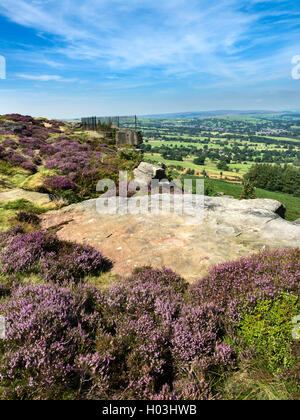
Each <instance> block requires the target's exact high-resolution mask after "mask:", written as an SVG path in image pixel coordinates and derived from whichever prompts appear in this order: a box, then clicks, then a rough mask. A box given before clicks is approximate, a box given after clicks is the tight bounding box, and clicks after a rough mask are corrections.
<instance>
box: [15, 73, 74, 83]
mask: <svg viewBox="0 0 300 420" xmlns="http://www.w3.org/2000/svg"><path fill="white" fill-rule="evenodd" d="M16 77H17V78H18V79H25V80H33V81H36V82H67V83H70V82H75V81H76V79H66V78H64V77H61V76H57V75H49V74H41V75H35V74H22V73H21V74H16Z"/></svg>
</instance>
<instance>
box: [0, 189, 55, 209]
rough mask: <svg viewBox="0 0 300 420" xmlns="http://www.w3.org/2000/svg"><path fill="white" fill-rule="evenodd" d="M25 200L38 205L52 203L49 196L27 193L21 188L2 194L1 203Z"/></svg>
mask: <svg viewBox="0 0 300 420" xmlns="http://www.w3.org/2000/svg"><path fill="white" fill-rule="evenodd" d="M20 199H24V200H27V201H30V202H31V203H34V204H37V205H41V206H42V205H45V204H50V203H51V198H50V196H49V194H41V193H38V192H34V191H25V190H23V189H21V188H14V189H12V190H9V191H4V192H0V201H15V200H20Z"/></svg>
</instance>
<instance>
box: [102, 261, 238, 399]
mask: <svg viewBox="0 0 300 420" xmlns="http://www.w3.org/2000/svg"><path fill="white" fill-rule="evenodd" d="M187 288H188V285H187V283H185V282H184V280H183V279H181V278H180V277H179V276H178V275H176V274H175V273H174V272H172V271H171V270H167V269H162V270H158V269H156V270H154V269H149V268H145V269H142V270H141V271H140V272H139V273H136V274H134V275H133V276H132V277H130V278H128V279H127V280H126V281H125V282H124V283H122V284H121V285H118V286H114V287H112V288H111V289H110V291H109V293H108V295H107V296H106V302H105V305H104V312H103V315H104V318H105V320H106V325H107V329H109V330H110V331H112V334H111V337H110V341H109V343H110V344H109V347H108V348H107V346H105V345H104V344H103V337H100V338H98V340H99V344H100V348H104V349H105V351H107V350H108V349H109V348H112V349H113V350H114V352H113V356H114V362H113V366H114V367H115V368H116V366H117V369H116V370H117V372H118V376H117V375H116V373H113V371H112V372H111V375H112V376H111V378H110V381H111V382H110V383H111V385H110V386H111V389H110V392H112V395H114V394H116V395H119V393H120V389H122V392H121V395H122V398H137V399H143V398H145V399H159V398H160V397H161V396H162V393H163V395H164V398H165V399H167V398H172V399H175V398H176V399H180V398H183V397H185V398H187V399H188V398H204V396H207V395H208V394H209V392H210V390H209V383H208V382H209V381H208V379H209V374H208V372H209V369H210V370H211V371H213V368H214V366H216V365H217V366H218V368H217V369H218V370H220V369H221V370H222V369H225V368H226V367H227V366H228V365H229V364H230V363H231V358H232V350H231V349H230V347H229V346H227V345H226V344H225V343H223V341H222V340H223V334H222V331H221V330H220V328H219V323H218V316H217V313H216V311H215V310H214V308H213V307H210V308H193V307H192V306H186V304H185V293H186V291H187ZM104 343H107V335H106V336H104ZM195 366H197V369H198V370H199V374H198V375H194V381H193V383H192V385H193V386H190V387H189V388H187V387H185V386H183V383H185V384H186V383H189V382H191V380H192V379H191V376H190V377H189V374H188V372H195V370H196V368H195Z"/></svg>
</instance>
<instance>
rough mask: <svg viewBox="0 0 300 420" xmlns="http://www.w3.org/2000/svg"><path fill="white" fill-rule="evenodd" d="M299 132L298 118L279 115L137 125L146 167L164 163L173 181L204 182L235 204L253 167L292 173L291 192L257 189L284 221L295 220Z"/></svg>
mask: <svg viewBox="0 0 300 420" xmlns="http://www.w3.org/2000/svg"><path fill="white" fill-rule="evenodd" d="M299 127H300V116H299V115H297V114H295V115H293V114H284V113H283V114H258V113H256V114H254V115H251V114H249V115H230V116H218V117H217V116H214V117H198V116H196V115H195V116H189V117H184V116H183V117H180V118H175V117H174V118H172V117H169V118H166V116H161V117H155V118H154V117H147V118H146V117H144V118H140V119H139V129H140V130H141V131H142V133H143V137H144V144H143V146H142V147H143V151H144V159H145V160H146V161H148V162H151V163H152V162H153V163H158V162H161V163H164V164H165V165H166V166H167V167H168V169H169V171H171V173H172V176H175V177H176V176H177V177H185V176H200V177H205V178H206V180H210V182H211V183H212V184H213V187H214V188H215V190H216V192H219V193H220V192H222V193H225V194H228V195H232V196H234V197H236V198H238V197H239V196H240V195H241V191H242V188H243V187H242V184H243V183H244V181H245V176H247V174H248V173H249V171H250V169H251V168H252V167H253V166H254V165H260V164H268V165H272V166H276V167H281V168H282V170H284V168H289V169H290V170H293V171H294V172H293V177H294V181H293V182H294V184H293V188H294V189H293V188H291V187H290V188H286V189H285V188H281V189H280V188H278V189H277V186H276V185H274V186H272V185H271V186H270V185H268V186H266V188H265V187H264V188H256V196H257V197H258V198H271V199H276V200H278V201H281V202H282V203H284V204H285V205H286V207H287V209H288V210H287V218H288V220H295V219H297V218H299V217H300V175H299V171H300V169H299V168H300V128H299ZM207 182H208V181H207ZM284 182H285V181H284ZM286 182H290V181H286ZM260 187H261V185H260ZM294 190H295V191H294Z"/></svg>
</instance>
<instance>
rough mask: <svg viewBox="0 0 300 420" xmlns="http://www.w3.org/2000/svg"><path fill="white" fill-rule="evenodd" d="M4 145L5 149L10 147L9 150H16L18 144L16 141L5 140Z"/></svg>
mask: <svg viewBox="0 0 300 420" xmlns="http://www.w3.org/2000/svg"><path fill="white" fill-rule="evenodd" d="M2 145H3V146H4V147H8V148H11V149H16V148H17V143H16V142H15V141H14V140H12V139H9V138H8V139H4V140H3V142H2Z"/></svg>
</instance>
